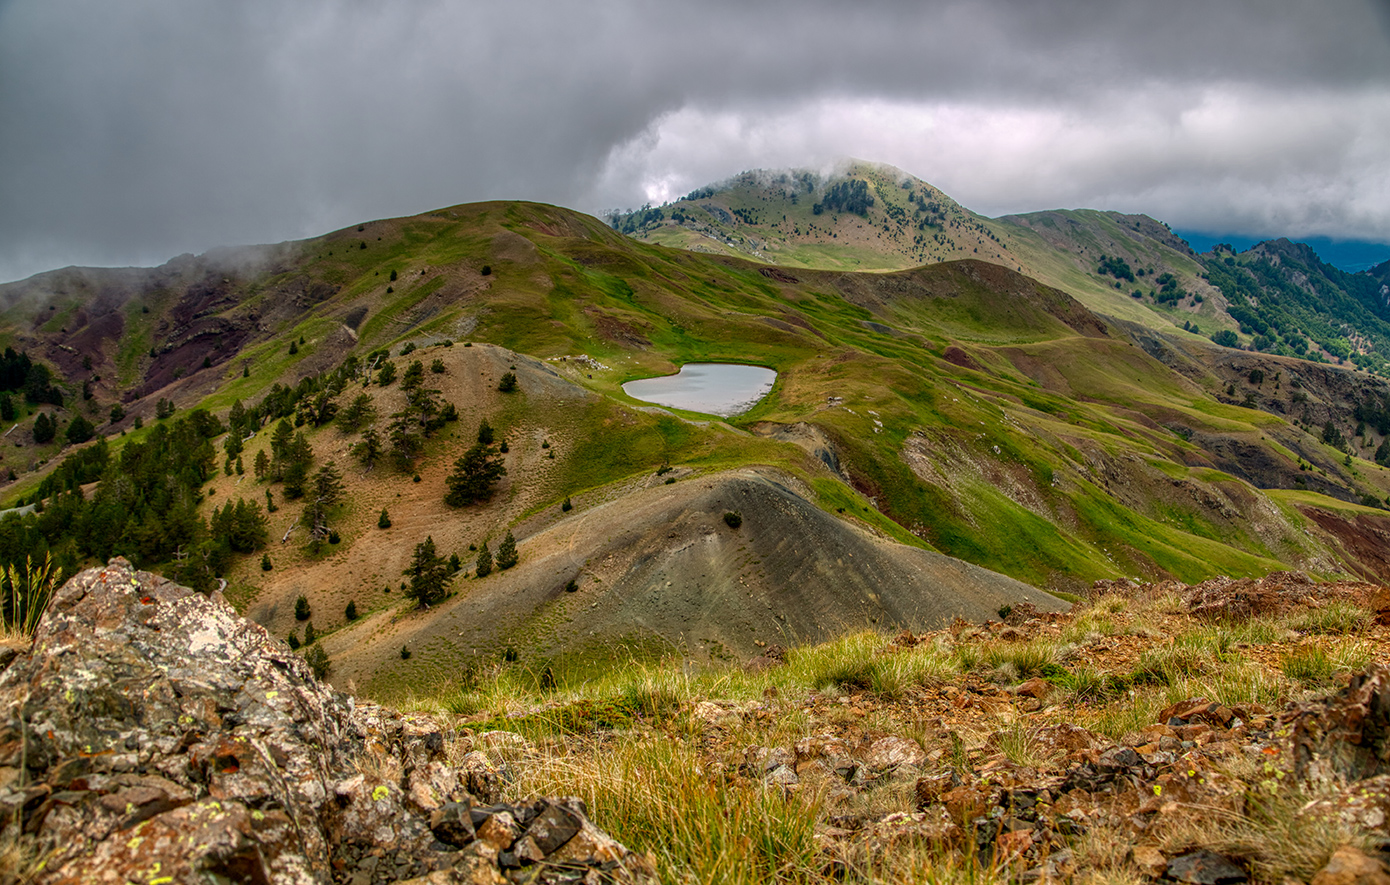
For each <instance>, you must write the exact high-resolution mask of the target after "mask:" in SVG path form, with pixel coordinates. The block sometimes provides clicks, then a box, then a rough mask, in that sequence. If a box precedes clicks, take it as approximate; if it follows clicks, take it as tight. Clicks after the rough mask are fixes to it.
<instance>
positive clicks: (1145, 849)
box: [1129, 845, 1168, 879]
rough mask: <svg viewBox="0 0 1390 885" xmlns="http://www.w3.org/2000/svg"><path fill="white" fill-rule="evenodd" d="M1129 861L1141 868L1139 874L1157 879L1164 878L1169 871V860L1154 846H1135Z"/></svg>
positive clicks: (1131, 850)
mask: <svg viewBox="0 0 1390 885" xmlns="http://www.w3.org/2000/svg"><path fill="white" fill-rule="evenodd" d="M1129 859H1130V862H1131V863H1133V864H1134V865H1135V866H1136V867H1138V868H1139V872H1141V873H1143V874H1144V875H1146V876H1152V877H1153V878H1155V879H1161V878H1163V874H1164V873H1166V872H1167V871H1168V858H1166V857H1164V856H1163V852H1162V851H1159V850H1158V849H1157V848H1155V847H1154V846H1152V845H1136V846H1134V847H1133V848H1131V849H1130V853H1129Z"/></svg>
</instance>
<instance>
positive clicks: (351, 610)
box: [343, 600, 357, 621]
mask: <svg viewBox="0 0 1390 885" xmlns="http://www.w3.org/2000/svg"><path fill="white" fill-rule="evenodd" d="M343 617H345V618H347V619H348V620H349V621H355V620H357V601H356V600H348V604H347V608H346V609H344V610H343Z"/></svg>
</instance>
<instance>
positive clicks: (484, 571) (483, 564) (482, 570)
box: [474, 541, 492, 578]
mask: <svg viewBox="0 0 1390 885" xmlns="http://www.w3.org/2000/svg"><path fill="white" fill-rule="evenodd" d="M474 574H476V575H477V576H478V577H480V578H486V577H487V576H488V575H490V574H492V551H490V550H488V549H487V541H484V542H483V546H482V548H481V549H480V550H479V551H478V561H477V563H475V567H474Z"/></svg>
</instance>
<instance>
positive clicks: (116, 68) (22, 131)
mask: <svg viewBox="0 0 1390 885" xmlns="http://www.w3.org/2000/svg"><path fill="white" fill-rule="evenodd" d="M1385 10H1386V4H1385V3H1384V2H1375V3H1369V2H1353V0H1340V2H1328V3H1321V4H1317V5H1316V6H1310V5H1308V4H1302V3H1287V4H1279V3H1273V2H1232V3H1223V4H1216V5H1213V4H1209V3H1196V2H1190V3H1189V2H1179V3H1164V4H1153V3H1146V2H1141V0H1114V2H1095V3H1091V2H1061V0H1037V2H1009V0H994V2H969V3H966V2H957V3H921V2H908V0H903V2H886V0H885V2H864V3H858V4H853V5H851V6H847V5H845V4H843V3H838V2H830V0H808V2H798V3H792V2H760V3H753V4H748V3H733V2H722V0H720V2H714V0H708V2H702V3H690V4H680V5H674V4H650V3H643V2H639V0H622V2H599V3H594V4H567V3H561V2H558V0H536V2H524V0H521V2H517V3H512V4H506V5H505V6H503V5H496V6H495V7H489V6H488V5H486V4H450V3H445V2H438V0H403V2H400V3H393V4H385V5H383V4H372V3H367V2H365V0H304V2H299V3H294V4H284V3H273V2H269V0H248V2H245V3H237V4H224V3H214V2H202V3H200V2H193V0H133V2H131V3H123V4H117V5H112V4H109V3H107V2H104V0H11V2H10V3H8V4H4V5H0V109H3V110H4V112H5V114H4V118H5V120H6V125H5V126H4V127H0V168H4V169H5V170H6V173H5V175H4V176H0V278H3V279H13V278H16V277H19V276H23V275H27V274H29V273H34V272H37V271H40V270H44V269H47V268H49V267H54V266H58V265H62V264H67V263H82V264H129V263H141V264H144V263H157V262H159V261H162V260H164V259H165V258H167V257H169V256H171V255H174V254H177V253H179V252H182V251H202V250H205V249H208V248H211V247H213V246H217V245H222V244H235V243H245V242H265V241H276V240H280V239H286V238H292V237H302V236H309V235H313V234H317V233H321V232H324V231H326V230H330V229H334V228H337V227H341V226H346V225H349V224H354V223H356V222H358V221H360V220H366V219H370V218H377V217H383V216H388V215H396V214H410V213H415V212H420V211H425V210H427V209H430V208H434V207H437V206H442V205H449V204H453V203H458V202H467V201H473V200H482V199H504V198H521V199H534V200H542V201H546V202H552V203H559V204H562V205H570V206H574V207H575V208H579V209H582V210H585V211H590V212H598V211H601V210H603V209H607V208H618V207H630V206H637V205H640V204H641V203H643V202H647V201H652V202H661V201H663V200H665V199H669V198H671V197H674V196H678V195H680V194H681V193H684V192H686V191H688V190H690V189H692V188H694V187H697V186H700V185H703V184H705V183H708V182H710V181H714V180H719V179H723V178H726V177H728V176H730V175H732V174H735V173H737V172H739V171H741V170H743V169H747V168H753V167H825V166H827V165H828V164H831V163H833V162H835V161H836V159H838V158H842V157H846V156H854V157H860V158H863V159H869V160H881V161H883V162H888V163H892V164H894V165H897V166H900V167H901V168H903V169H905V170H906V171H908V172H911V173H913V174H915V175H918V176H919V177H922V178H924V179H926V180H928V181H931V182H932V183H933V184H936V185H938V186H939V187H941V188H942V189H944V190H945V191H947V192H948V193H950V194H951V195H952V196H954V197H956V198H957V199H959V200H960V201H961V202H962V203H964V204H965V205H967V206H969V207H970V208H972V209H975V210H977V211H981V212H985V213H987V214H1000V213H1004V212H1014V211H1026V210H1030V209H1040V208H1054V207H1074V206H1093V207H1100V208H1114V209H1121V210H1125V211H1144V212H1148V213H1150V214H1152V215H1155V216H1158V217H1160V218H1163V219H1164V220H1166V221H1169V222H1170V223H1172V224H1173V225H1174V226H1177V227H1182V228H1188V229H1207V230H1219V231H1229V232H1232V233H1238V232H1248V233H1251V234H1253V235H1274V234H1289V235H1293V236H1305V235H1312V234H1324V235H1329V236H1334V237H1355V238H1360V239H1384V240H1390V200H1387V199H1386V197H1387V196H1390V194H1387V189H1390V184H1387V172H1386V171H1385V167H1386V164H1385V163H1384V161H1383V158H1384V157H1386V156H1390V131H1387V130H1390V123H1387V121H1390V113H1387V110H1390V108H1387V99H1386V96H1388V95H1390V88H1387V87H1390V83H1387V79H1390V40H1387V33H1390V32H1387V30H1386V27H1385V24H1386V21H1387V18H1386V15H1385Z"/></svg>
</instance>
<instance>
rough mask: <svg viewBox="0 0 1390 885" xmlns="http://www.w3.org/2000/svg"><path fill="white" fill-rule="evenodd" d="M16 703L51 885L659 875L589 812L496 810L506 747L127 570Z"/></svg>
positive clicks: (30, 802)
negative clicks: (381, 703)
mask: <svg viewBox="0 0 1390 885" xmlns="http://www.w3.org/2000/svg"><path fill="white" fill-rule="evenodd" d="M0 703H3V709H4V711H5V713H4V718H3V720H0V820H4V821H6V822H7V825H8V830H7V835H8V836H9V837H10V838H11V839H12V840H15V841H17V842H18V844H19V845H20V847H21V849H23V850H22V851H20V852H12V854H14V855H16V856H18V857H20V859H19V860H15V861H12V862H11V866H12V867H13V866H14V865H15V864H19V865H21V866H23V865H24V864H28V865H30V870H29V872H33V869H32V867H33V866H37V867H38V869H37V872H36V873H35V874H34V877H35V880H36V881H38V882H42V883H87V882H113V883H125V882H138V883H148V885H157V883H182V882H208V883H214V882H216V883H224V882H255V883H270V882H275V883H280V882H287V883H328V882H344V883H347V882H350V883H353V885H370V883H378V882H397V881H403V880H410V879H412V878H415V879H418V880H419V881H423V882H433V883H444V882H499V883H501V882H507V881H509V878H510V879H516V880H524V881H528V882H529V881H538V882H561V881H576V882H577V881H583V882H596V881H644V880H646V879H647V878H649V877H650V876H651V864H650V862H649V860H648V859H646V858H643V857H639V856H636V855H634V854H632V853H631V852H629V851H628V850H627V849H625V848H624V847H623V846H621V845H619V844H618V843H616V842H614V841H613V840H612V839H610V838H608V837H607V836H606V835H604V834H603V833H601V832H600V831H598V830H597V829H596V828H595V827H594V826H593V825H592V824H591V823H589V821H588V820H587V818H586V817H585V810H584V808H583V805H582V803H580V802H579V800H577V799H560V800H551V799H543V798H542V799H536V800H534V801H532V802H529V803H527V804H523V805H497V804H494V803H496V801H497V799H498V787H499V784H500V779H501V775H502V772H501V771H499V768H498V767H497V765H495V764H494V761H495V760H494V759H493V758H492V757H490V756H489V754H488V752H487V748H488V746H489V741H488V740H486V739H483V740H477V741H475V740H474V739H473V738H472V737H471V736H467V735H464V736H460V735H455V734H453V733H450V732H448V731H446V730H445V729H443V728H441V727H440V725H439V724H438V723H436V722H435V721H433V720H432V719H430V718H429V717H425V716H405V715H401V714H398V713H395V712H393V711H389V710H386V709H383V708H379V707H376V706H374V705H367V704H356V703H354V701H353V699H352V698H350V697H348V696H346V695H343V694H339V693H337V692H334V691H332V690H331V689H330V688H328V687H327V686H325V685H323V684H322V683H320V682H319V681H317V680H316V679H315V678H314V676H313V673H312V672H311V671H310V669H309V667H308V665H307V664H305V662H304V661H303V660H302V659H301V658H299V657H298V656H296V655H294V654H292V653H291V652H290V651H289V649H288V648H287V647H286V646H285V645H284V644H282V643H281V642H280V641H279V640H276V639H274V638H272V637H271V636H270V635H269V634H267V633H266V631H265V630H264V629H262V628H261V627H260V626H258V625H256V624H254V623H252V622H250V621H247V620H245V619H243V618H241V617H240V616H238V615H237V614H236V612H235V611H234V610H233V609H232V608H231V606H229V605H228V604H227V603H226V602H225V601H223V600H221V599H220V598H217V597H216V596H214V597H212V598H209V597H205V596H201V595H199V594H196V593H194V592H193V591H191V590H188V589H187V588H184V587H180V586H178V585H176V584H173V583H171V582H169V581H166V580H164V579H163V578H160V577H159V576H157V575H154V574H150V573H148V572H139V571H136V570H135V569H134V568H132V567H131V565H130V564H129V563H128V562H126V561H125V560H122V559H115V560H112V561H111V563H110V564H109V565H107V566H106V567H105V568H101V569H91V570H89V571H86V572H83V573H82V574H80V575H78V576H76V577H75V578H73V579H72V580H71V581H69V582H68V583H67V585H66V586H64V587H63V588H62V590H61V591H60V592H59V593H58V594H57V596H56V597H55V598H54V600H53V603H52V605H51V607H50V609H49V611H48V613H47V614H46V615H45V617H44V619H43V621H42V623H41V624H40V626H39V629H38V632H37V634H36V636H35V638H34V643H33V646H32V648H31V649H29V650H28V651H27V652H25V653H22V654H19V655H18V656H16V657H14V658H13V659H12V660H11V661H10V662H8V666H7V667H6V668H5V670H4V672H3V674H0ZM483 738H487V736H483ZM492 743H493V744H495V743H497V741H496V739H495V737H494V740H493V741H492ZM25 852H27V858H28V859H27V860H25V859H24V858H23V856H22V855H24V854H25ZM24 872H25V870H24V869H10V870H5V869H3V864H0V879H3V878H7V877H8V878H16V877H18V876H20V875H22V874H23V873H24Z"/></svg>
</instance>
